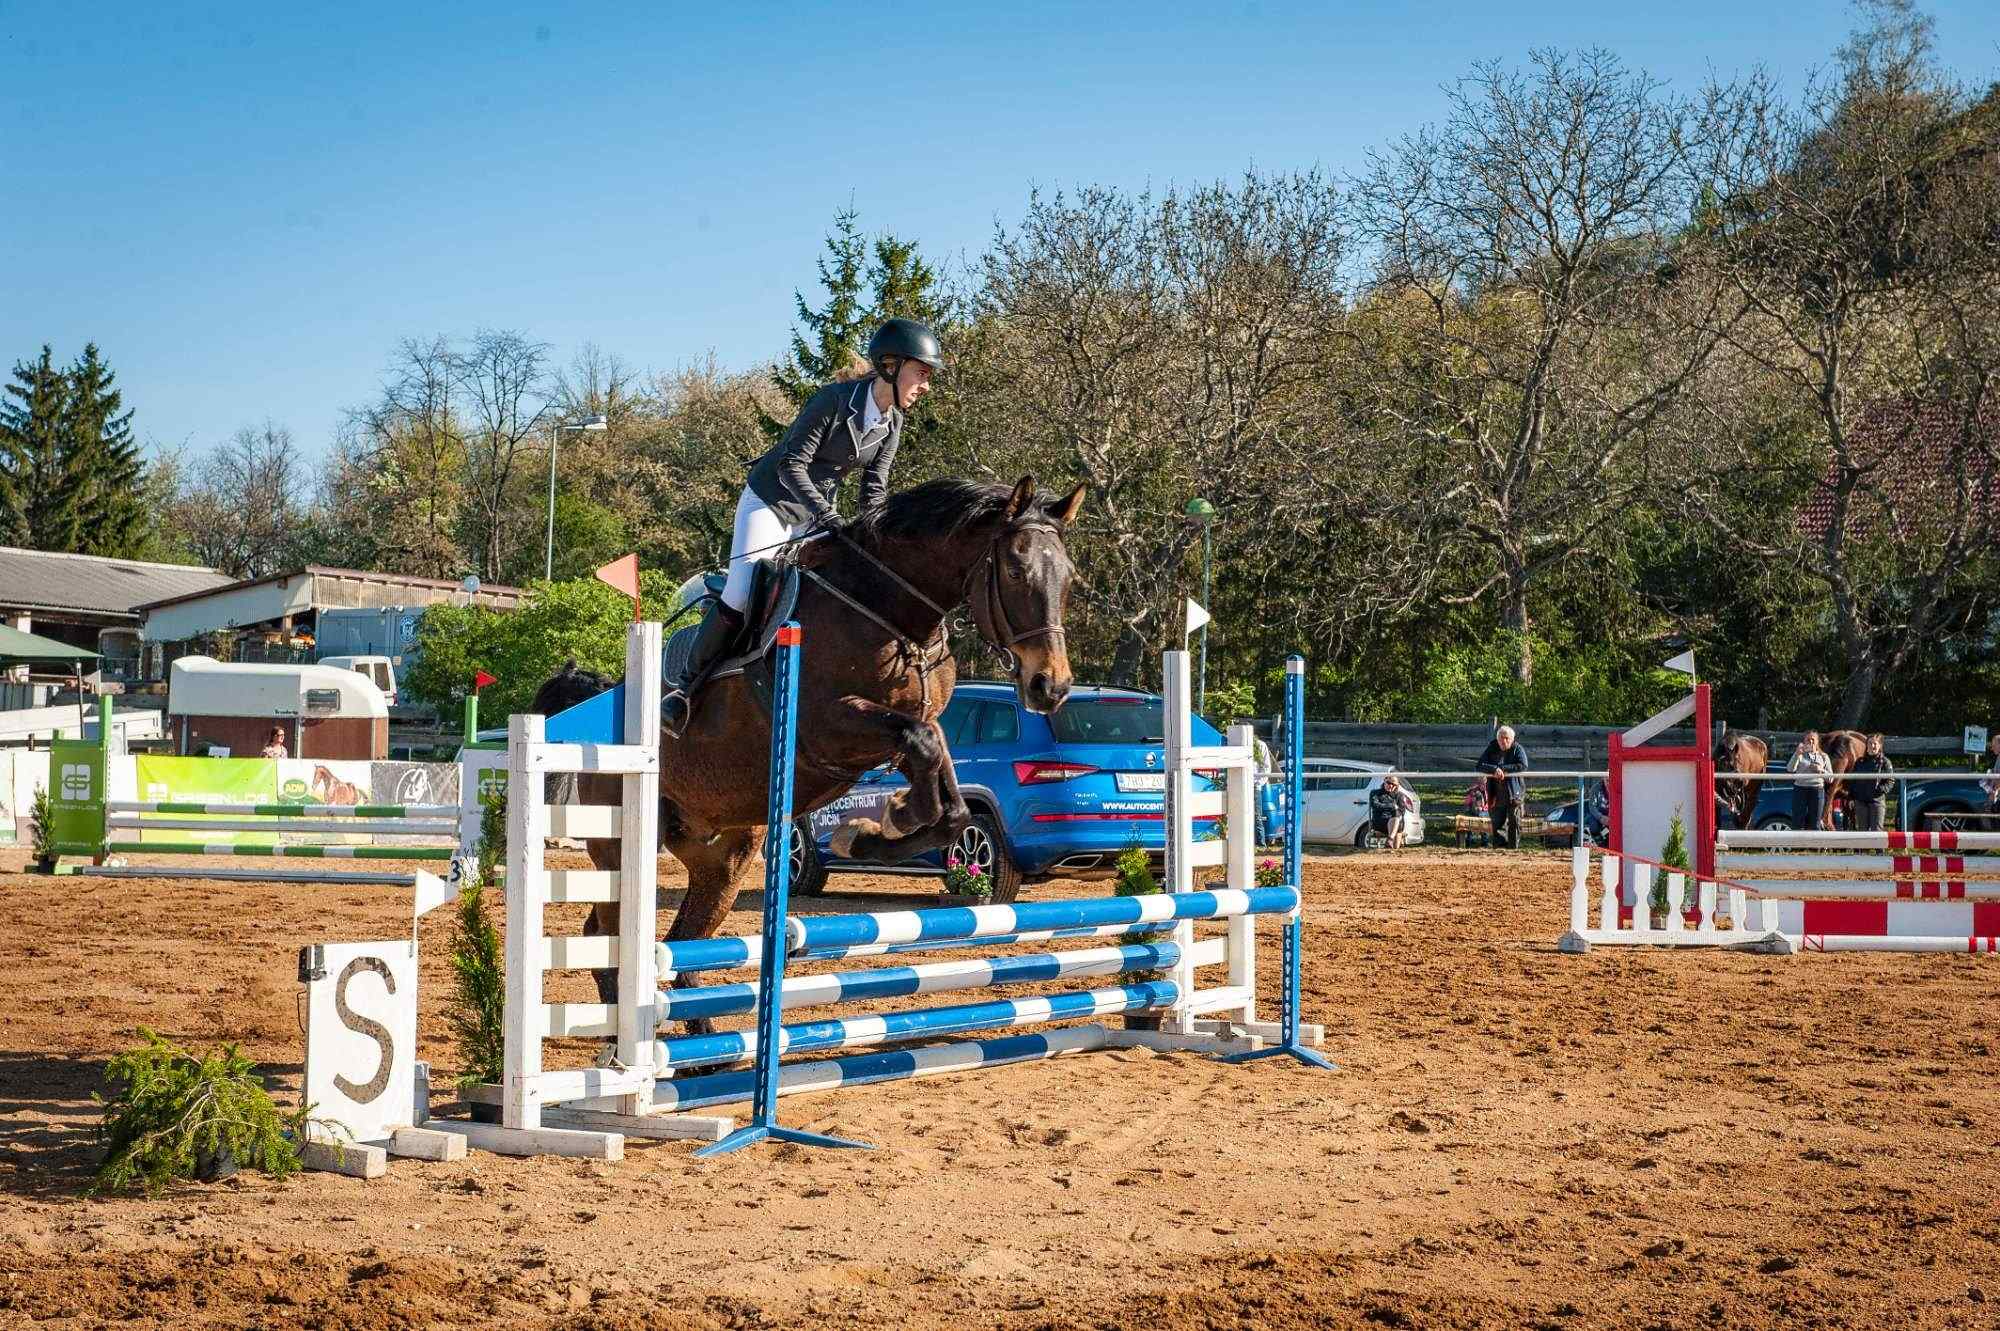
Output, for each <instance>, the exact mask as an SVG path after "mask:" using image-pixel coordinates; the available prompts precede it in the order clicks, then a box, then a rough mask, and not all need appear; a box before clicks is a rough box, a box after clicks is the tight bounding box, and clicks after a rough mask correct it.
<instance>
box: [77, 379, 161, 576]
mask: <svg viewBox="0 0 2000 1331" xmlns="http://www.w3.org/2000/svg"><path fill="white" fill-rule="evenodd" d="M116 379H117V376H116V375H115V374H113V373H112V370H111V367H110V366H109V365H107V364H105V363H104V360H103V358H102V357H101V356H100V355H99V354H98V350H97V344H96V343H95V342H92V343H89V344H87V345H86V346H85V347H84V349H83V355H82V356H80V357H79V358H78V359H77V361H76V363H75V364H74V365H72V366H70V369H69V396H68V401H67V402H66V404H65V411H64V424H65V429H64V436H65V446H66V452H67V454H68V456H67V458H66V459H65V461H66V467H65V470H66V472H67V474H68V475H69V477H70V480H71V483H72V484H73V485H75V486H76V488H77V490H78V492H79V495H80V498H79V500H78V509H79V514H78V518H79V521H78V530H77V533H76V540H75V544H73V545H72V546H70V547H69V548H70V549H72V550H74V551H76V552H77V553H79V554H86V555H127V556H129V555H136V554H139V553H141V552H143V551H144V550H145V548H146V547H147V544H148V542H149V540H150V536H151V532H150V527H151V522H150V519H149V518H148V516H147V511H146V507H145V503H144V499H143V494H144V488H145V482H146V466H145V463H144V461H143V460H142V459H141V458H140V455H139V444H138V442H137V441H136V440H135V439H133V437H132V413H131V412H129V411H126V412H122V413H121V412H120V410H119V408H120V407H122V406H123V405H124V395H123V394H122V393H120V392H119V391H118V389H117V388H115V387H113V384H114V382H115V381H116Z"/></svg>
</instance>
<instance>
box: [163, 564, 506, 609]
mask: <svg viewBox="0 0 2000 1331" xmlns="http://www.w3.org/2000/svg"><path fill="white" fill-rule="evenodd" d="M303 577H313V578H337V579H341V580H343V581H350V582H367V583H375V584H377V585H380V586H384V587H406V588H409V589H410V590H412V591H429V592H435V593H438V594H439V595H440V596H451V595H455V594H457V593H458V592H459V590H460V588H461V586H462V585H463V584H461V583H458V582H453V581H451V580H450V579H447V578H420V577H416V576H414V575H410V574H403V573H371V572H369V571H368V570H367V569H359V568H333V567H330V566H328V565H325V564H307V565H305V566H304V567H302V568H295V569H288V570H287V571H285V572H283V573H271V574H267V575H265V576H264V577H261V578H245V579H243V580H242V581H241V582H230V581H229V579H227V578H224V579H222V582H221V583H220V584H212V585H209V586H205V587H197V588H194V589H192V590H189V591H184V592H178V593H175V594H174V595H171V596H163V597H161V598H159V599H158V600H155V601H147V602H144V603H142V604H141V605H140V606H139V607H138V608H139V609H142V610H159V609H162V608H164V607H166V606H169V605H173V604H174V603H176V602H179V601H192V600H194V599H195V598H196V597H198V596H203V595H206V594H207V593H209V592H212V591H216V590H218V588H219V587H220V586H227V587H228V588H229V590H231V591H237V590H241V589H243V588H246V587H261V586H264V585H265V584H266V583H272V582H284V581H286V580H287V579H290V578H303ZM527 595H528V593H527V592H526V591H525V590H523V589H522V588H520V587H509V586H506V585H505V584H503V583H497V582H495V583H487V584H484V585H482V586H481V587H480V589H479V600H480V601H482V602H492V601H495V600H498V601H503V602H505V601H513V602H517V603H518V602H520V601H524V600H526V599H527Z"/></svg>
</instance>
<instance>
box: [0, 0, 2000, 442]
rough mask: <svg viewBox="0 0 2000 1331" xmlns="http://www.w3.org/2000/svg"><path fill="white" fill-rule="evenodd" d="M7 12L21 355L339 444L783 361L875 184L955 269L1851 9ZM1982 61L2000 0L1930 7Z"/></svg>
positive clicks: (2, 344) (1805, 39) (11, 277)
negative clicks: (1535, 73) (467, 359)
mask: <svg viewBox="0 0 2000 1331" xmlns="http://www.w3.org/2000/svg"><path fill="white" fill-rule="evenodd" d="M83 9H84V7H82V6H77V5H74V4H70V3H64V4H40V3H36V4H21V3H14V2H12V0H0V125H5V126H6V127H7V129H8V131H9V132H8V135H7V141H8V144H9V148H10V153H9V157H10V160H9V162H8V170H7V174H8V177H9V179H10V182H11V187H10V189H9V190H8V203H7V206H6V208H5V209H4V211H0V254H4V255H5V256H6V263H5V269H4V271H5V279H4V282H5V285H4V288H0V357H4V358H5V360H6V362H8V363H11V362H12V361H14V360H19V359H25V358H27V357H29V356H31V355H33V354H34V353H35V352H36V350H37V349H38V348H39V346H40V344H41V343H42V342H44V341H47V342H50V343H53V344H54V346H55V348H56V351H57V353H58V354H59V355H61V356H63V357H69V356H73V355H75V354H76V352H77V351H78V350H80V349H81V347H82V345H83V343H84V342H85V341H86V340H88V339H94V340H96V341H97V342H98V343H99V345H100V346H101V347H102V348H103V349H104V352H105V355H106V356H107V357H108V358H109V359H110V361H111V362H112V364H113V366H114V367H115V368H116V369H117V370H118V372H119V376H120V381H121V383H122V385H123V386H124V388H125V390H126V398H127V403H128V405H131V406H133V407H135V408H137V410H138V418H137V422H136V424H137V426H138V429H139V432H140V434H141V436H142V437H144V438H147V439H151V440H155V441H159V442H162V443H166V444H180V443H188V444H191V445H193V446H194V447H195V448H196V449H198V450H199V449H205V448H206V447H208V446H210V445H212V444H213V443H215V442H216V441H218V440H221V439H224V438H226V437H227V436H228V435H230V434H231V433H232V432H233V431H234V430H235V429H236V428H237V427H238V426H241V425H245V424H251V423H257V422H261V421H263V420H264V419H266V418H270V419H272V420H275V421H277V422H279V423H281V424H284V425H288V426H290V427H291V428H292V430H293V431H294V433H295V434H296V435H297V437H298V439H299V440H300V442H301V443H302V444H304V445H305V446H306V447H307V448H308V449H309V450H311V451H312V452H314V453H318V452H319V451H320V450H322V449H323V448H324V447H325V446H326V444H327V442H328V441H329V440H330V439H331V438H332V436H333V433H334V430H335V427H336V425H337V423H338V421H339V418H340V413H341V409H342V408H343V407H346V406H351V405H356V404H359V403H362V402H364V401H366V400H368V399H369V398H370V397H371V396H372V395H373V393H374V391H375V389H376V386H377V385H378V383H379V381H380V376H381V372H382V368H383V365H384V363H385V361H386V359H387V357H388V353H389V351H390V349H391V348H392V347H393V345H394V344H395V342H396V341H397V340H398V339H399V338H402V337H405V336H414V335H427V334H431V333H436V332H448V333H455V334H464V333H469V332H471V331H472V330H474V329H475V328H479V327H495V328H516V329H520V330H522V331H525V332H527V333H530V334H531V335H533V336H535V337H537V338H539V339H542V340H544V341H547V342H549V343H551V344H553V346H554V349H555V351H556V354H557V356H558V357H559V358H561V359H564V360H566V359H567V358H568V357H569V356H570V355H571V354H573V353H574V351H575V350H576V349H577V348H578V346H579V345H580V344H582V343H583V342H585V341H594V342H596V343H597V344H598V345H600V346H601V347H603V348H604V349H605V350H607V351H610V352H614V353H616V354H617V355H619V356H621V357H623V358H624V359H625V360H627V361H628V362H630V363H632V364H633V365H635V366H637V367H639V368H641V369H645V370H666V369H672V368H674V367H676V366H679V365H682V364H685V363H688V362H690V361H694V360H698V359H701V358H703V357H706V356H707V355H709V354H711V353H713V354H714V355H715V356H716V357H717V358H718V359H719V360H720V361H721V362H722V363H723V364H724V365H725V366H728V367H732V368H748V367H750V366H753V365H756V364H759V363H762V362H763V361H765V360H767V359H769V358H770V357H772V356H773V355H775V354H777V353H779V352H780V351H782V349H783V347H784V345H785V341H784V339H785V336H786V333H787V330H788V327H789V324H790V319H791V313H792V292H793V290H794V289H795V288H799V287H806V286H810V285H811V283H812V281H813V267H812V265H813V261H814V259H815V257H816V256H817V253H818V248H819V244H820V240H821V238H822V236H823V235H824V234H825V232H826V230H827V227H828V224H829V222H830V220H831V218H832V216H833V214H834V213H835V212H836V211H837V210H839V209H840V208H842V207H844V206H846V205H847V204H849V203H850V202H852V203H853V204H854V205H855V206H856V207H858V208H859V209H860V212H861V220H862V223H863V225H864V226H865V227H866V228H868V229H869V230H871V231H874V230H883V229H887V230H893V231H895V232H897V233H898V234H901V235H903V236H906V237H909V238H911V239H914V240H916V241H917V242H919V243H920V244H921V245H922V246H923V247H924V249H925V251H926V252H927V253H928V254H930V255H931V256H932V257H933V258H934V259H942V260H952V259H957V258H970V257H972V256H974V255H976V254H977V253H978V252H979V251H980V249H981V248H982V247H983V246H984V245H985V243H986V242H987V240H988V239H989V238H990V236H991V235H992V233H993V228H994V226H995V224H996V223H997V222H1008V221H1011V220H1012V219H1014V218H1015V217H1017V216H1018V215H1019V213H1020V211H1021V208H1022V205H1023V203H1024V201H1025V199H1026V197H1027V194H1028V191H1029V190H1030V188H1031V187H1034V186H1036V185H1040V186H1044V187H1060V186H1064V185H1073V184H1078V183H1084V182H1096V183H1103V184H1112V185H1119V186H1125V187H1130V188H1134V189H1137V188H1143V187H1144V186H1146V185H1148V184H1154V185H1161V184H1168V183H1187V182H1193V181H1203V180H1210V179H1214V178H1216V177H1218V176H1225V175H1233V174H1236V173H1239V172H1241V171H1242V170H1243V169H1244V168H1246V167H1249V166H1252V165H1254V166H1256V167H1258V168H1261V169H1265V170H1273V171H1278V170H1291V169H1298V168H1309V167H1314V166H1318V167H1322V168H1325V169H1328V170H1330V171H1334V172H1339V171H1344V170H1347V169H1350V168H1353V167H1354V166H1356V165H1357V164H1358V163H1359V161H1360V160H1361V155H1362V153H1363V152H1364V151H1365V150H1366V149H1367V148H1368V147H1369V146H1371V145H1374V144H1378V143H1381V142H1383V141H1385V140H1387V139H1389V138H1392V137H1394V136H1395V135H1397V134H1400V133H1402V132H1404V131H1406V130H1409V129H1412V128H1414V127H1416V126H1418V125H1420V124H1422V123H1423V122H1424V121H1425V120H1427V119H1431V118H1434V117H1435V116H1436V115H1437V114H1438V113H1439V111H1440V108H1441V106H1442V98H1441V94H1440V92H1439V86H1440V84H1442V83H1444V82H1446V81H1448V80H1450V79H1452V78H1454V77H1456V76H1458V75H1460V74H1462V73H1463V72H1464V71H1465V70H1466V69H1467V68H1468V67H1469V66H1470V65H1471V64H1472V63H1473V62H1474V61H1476V60H1481V59H1489V58H1500V59H1504V60H1508V61H1514V62H1518V61H1520V60H1521V59H1522V58H1523V57H1524V56H1525V55H1526V54H1527V52H1528V51H1529V50H1530V49H1532V48H1535V47H1539V46H1547V45H1553V46H1560V47H1567V48H1577V47H1584V46H1590V45H1603V46H1606V47H1609V48H1611V49H1612V50H1614V51H1616V52H1618V53H1619V54H1620V55H1621V56H1623V57H1624V59H1625V60H1626V61H1627V63H1628V64H1630V65H1633V66H1635V67H1640V68H1644V69H1646V70H1648V71H1650V72H1652V73H1653V74H1655V75H1656V76H1659V77H1661V78H1665V79H1667V80H1669V81H1670V82H1671V83H1672V84H1674V85H1675V86H1677V87H1679V88H1682V89H1686V90H1692V89H1693V88H1694V87H1695V86H1697V85H1698V84H1699V83H1700V81H1701V80H1702V79H1703V77H1704V76H1705V75H1706V74H1707V72H1708V71H1710V70H1711V69H1713V70H1717V71H1720V72H1723V73H1725V74H1727V73H1733V72H1738V71H1742V70H1744V69H1747V68H1749V67H1751V66H1753V65H1757V64H1762V65H1764V66H1766V67H1768V68H1770V69H1772V70H1774V71H1776V72H1778V73H1779V74H1781V75H1782V76H1783V77H1784V78H1785V80H1786V81H1787V83H1788V84H1790V85H1792V86H1796V85H1797V84H1798V83H1799V81H1800V80H1802V79H1803V77H1804V75H1805V74H1806V72H1807V71H1808V70H1809V69H1811V68H1812V67H1814V66H1815V65H1818V64H1822V63H1824V62H1825V61H1827V60H1828V59H1829V57H1830V53H1831V52H1832V51H1833V50H1834V49H1835V47H1836V46H1837V45H1838V44H1839V43H1840V41H1841V40H1842V38H1843V36H1844V34H1845V33H1846V32H1847V31H1848V29H1849V28H1850V27H1851V26H1852V16H1851V13H1850V11H1849V10H1848V9H1847V8H1846V7H1845V6H1844V5H1842V4H1835V3H1815V2H1813V0H1791V2H1790V3H1783V4H1779V3H1769V2H1768V0H1767V3H1764V4H1754V3H1753V4H1743V3H1717V2H1716V0H1685V2H1684V3H1680V4H1676V5H1664V6H1663V5H1635V4H1626V5H1605V4H1601V3H1569V2H1567V0H1563V2H1557V0H1545V2H1544V3H1537V4H1531V5H1519V6H1496V5H1492V4H1438V3H1415V4H1407V5H1393V6H1392V5H1386V4H1294V3H1281V2H1280V0H1256V2H1255V3H1235V4H1230V3H1213V4H1181V3H1156V4H1146V5H1139V4H1122V3H1098V4H1090V5H1064V4H1049V3H1016V4H1007V5H998V4H984V5H960V4H953V3H929V4H920V5H912V6H907V7H899V6H896V5H887V6H871V5H852V4H850V5H840V6H834V5H809V4H762V5H740V6H714V5H704V6H699V7H683V6H679V5H665V4H653V5H630V6H627V5H613V4H578V5H571V6H564V5H552V4H543V5H525V4H514V3H507V2H505V0H495V2H494V3H487V4H450V5H443V4H431V5H411V4H407V3H404V4H374V3H365V2H360V0H357V3H351V4H343V5H332V6H320V5H273V4H270V3H268V0H267V2H266V3H263V4H259V5H228V4H215V5H202V6H193V5H186V6H183V5H178V4H173V3H171V2H170V3H166V4H160V5H151V4H139V3H115V2H114V3H111V4H106V5H100V6H93V7H91V12H90V13H89V15H88V16H87V17H82V16H80V15H81V14H82V12H83ZM1931 12H1932V13H1933V14H1935V15H1936V17H1937V25H1938V39H1939V46H1940V48H1941V51H1942V54H1943V56H1944V58H1945V61H1946V63H1947V64H1948V65H1949V66H1950V67H1952V68H1953V69H1954V70H1955V71H1956V72H1957V73H1958V74H1959V75H1960V77H1963V78H1967V79H1969V80H1974V81H1977V82H1980V83H1984V82H1986V81H1988V80H1991V79H1992V78H1994V77H1995V75H1996V73H2000V5H1995V4H1993V3H1991V0H1979V2H1978V3H1970V2H1964V0H1952V3H1945V4H1938V5H1934V6H1932V8H1931Z"/></svg>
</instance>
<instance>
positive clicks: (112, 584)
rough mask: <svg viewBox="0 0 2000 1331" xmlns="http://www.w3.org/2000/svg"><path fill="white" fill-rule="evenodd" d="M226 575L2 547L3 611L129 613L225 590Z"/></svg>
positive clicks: (190, 566)
mask: <svg viewBox="0 0 2000 1331" xmlns="http://www.w3.org/2000/svg"><path fill="white" fill-rule="evenodd" d="M230 581H231V579H230V577H229V575H228V574H226V573H219V572H217V571H216V570H214V569H212V568H201V567H198V566H196V565H193V564H153V563H148V562H147V561H145V560H143V559H103V558H99V557H98V556H96V555H66V554H55V553H51V552H50V551H46V550H21V549H17V548H15V547H13V546H0V608H5V609H9V610H29V611H34V610H42V611H54V610H76V611H83V612H86V613H90V614H99V615H129V616H131V617H132V618H134V619H136V618H137V615H135V614H133V611H134V608H135V607H137V606H141V605H144V604H146V603H147V602H148V601H157V600H159V599H161V598H162V597H173V596H185V595H187V594H189V593H190V592H202V591H208V590H210V589H212V588H216V587H223V586H227V585H228V584H229V582H230Z"/></svg>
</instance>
